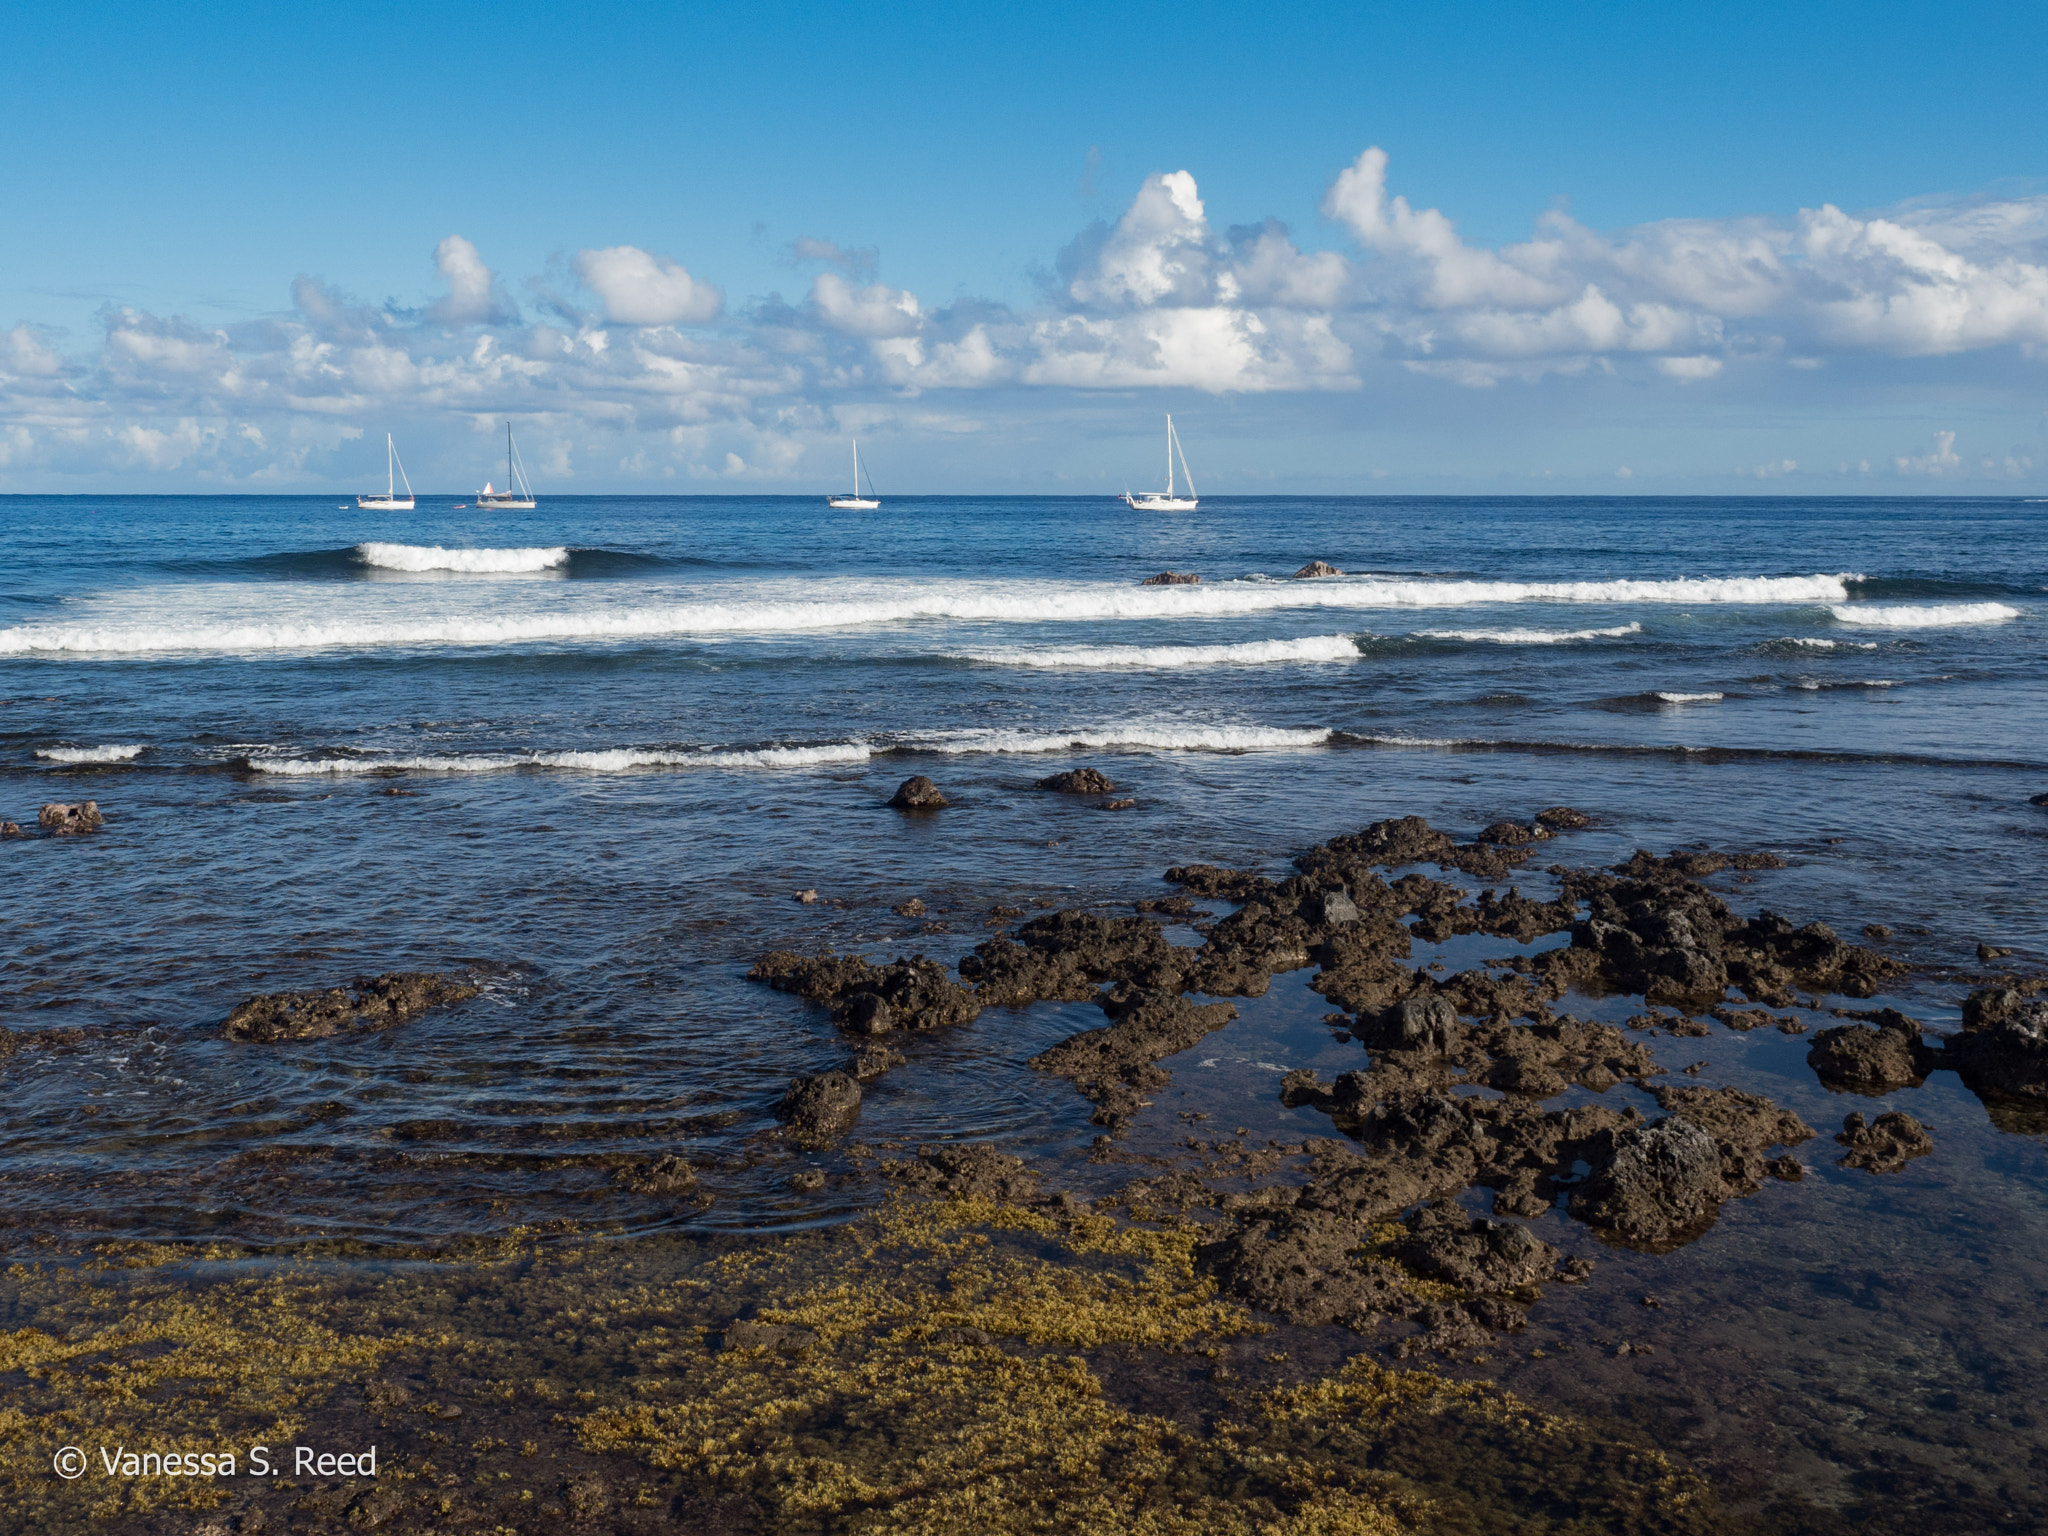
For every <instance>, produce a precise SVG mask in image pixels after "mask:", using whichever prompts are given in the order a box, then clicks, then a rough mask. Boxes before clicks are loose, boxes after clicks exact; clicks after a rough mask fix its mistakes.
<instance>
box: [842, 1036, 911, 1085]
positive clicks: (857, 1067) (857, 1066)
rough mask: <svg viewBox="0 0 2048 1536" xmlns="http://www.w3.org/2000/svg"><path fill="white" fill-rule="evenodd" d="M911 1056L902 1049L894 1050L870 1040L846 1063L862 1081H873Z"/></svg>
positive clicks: (848, 1068)
mask: <svg viewBox="0 0 2048 1536" xmlns="http://www.w3.org/2000/svg"><path fill="white" fill-rule="evenodd" d="M909 1059H910V1058H909V1057H908V1056H905V1055H904V1054H903V1053H902V1052H901V1051H892V1050H890V1049H889V1047H888V1046H886V1045H883V1044H882V1043H881V1042H880V1041H876V1040H870V1041H869V1042H868V1043H867V1044H866V1045H863V1046H862V1047H861V1048H860V1049H859V1050H857V1051H855V1052H854V1053H853V1060H851V1061H849V1062H848V1063H847V1064H846V1070H847V1071H848V1072H850V1073H852V1074H853V1076H854V1077H855V1078H856V1079H857V1080H858V1081H860V1082H863V1083H866V1082H871V1081H873V1080H874V1079H875V1078H878V1077H880V1076H881V1075H882V1074H883V1073H884V1072H887V1071H888V1070H889V1069H890V1068H892V1067H900V1066H902V1065H903V1063H904V1062H906V1061H908V1060H909Z"/></svg>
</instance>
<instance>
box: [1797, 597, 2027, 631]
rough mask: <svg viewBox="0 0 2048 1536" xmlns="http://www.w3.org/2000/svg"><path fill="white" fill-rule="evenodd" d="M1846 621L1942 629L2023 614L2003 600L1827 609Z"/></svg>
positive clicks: (1985, 622) (1884, 626)
mask: <svg viewBox="0 0 2048 1536" xmlns="http://www.w3.org/2000/svg"><path fill="white" fill-rule="evenodd" d="M1828 611H1829V612H1830V613H1832V614H1834V616H1835V617H1836V618H1837V619H1839V620H1840V621H1841V622H1842V623H1844V624H1872V625H1877V626H1880V627H1882V628H1885V629H1939V628H1943V627H1945V626H1948V625H1952V624H2003V623H2005V622H2006V621H2007V620H2008V619H2016V618H2018V617H2019V616H2020V611H2019V609H2017V608H2010V607H2007V606H2006V605H2005V604H2004V603H1929V604H1926V605H1925V606H1919V605H1916V604H1912V603H1847V604H1840V605H1837V606H1835V607H1833V608H1830V609H1829V610H1828Z"/></svg>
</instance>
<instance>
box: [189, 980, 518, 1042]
mask: <svg viewBox="0 0 2048 1536" xmlns="http://www.w3.org/2000/svg"><path fill="white" fill-rule="evenodd" d="M481 990H482V989H481V988H480V987H478V986H477V985H476V983H474V982H472V981H467V980H464V979H462V978H460V977H455V976H440V975H435V974H433V973H431V972H427V971H386V972H385V973H384V974H383V975H382V976H378V977H374V978H372V979H370V980H367V981H363V980H358V981H356V982H355V983H353V989H351V988H350V987H329V988H327V990H325V991H324V992H268V993H264V994H262V995H260V996H257V997H252V998H250V999H249V1000H248V1001H247V1002H245V1003H242V1004H240V1005H238V1006H237V1007H236V1008H235V1010H234V1012H232V1013H230V1014H229V1015H228V1016H227V1021H226V1022H225V1023H223V1024H222V1025H221V1030H220V1032H221V1037H222V1038H223V1039H226V1040H240V1041H244V1042H247V1043H251V1044H271V1043H274V1042H276V1041H279V1040H322V1039H325V1038H326V1037H327V1036H329V1035H338V1034H340V1033H341V1032H342V1031H344V1030H361V1031H366V1032H367V1031H373V1030H383V1029H391V1028H394V1027H396V1026H397V1025H400V1024H404V1023H407V1022H408V1021H410V1020H412V1019H414V1018H417V1017H418V1016H419V1015H420V1014H422V1013H425V1012H426V1011H427V1010H428V1009H429V1008H434V1007H438V1006H440V1005H442V1004H444V1003H458V1002H461V1001H463V1000H464V999H465V998H471V997H475V996H476V995H477V993H478V992H479V991H481Z"/></svg>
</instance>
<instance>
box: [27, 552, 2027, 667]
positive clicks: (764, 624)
mask: <svg viewBox="0 0 2048 1536" xmlns="http://www.w3.org/2000/svg"><path fill="white" fill-rule="evenodd" d="M363 547H364V548H369V547H371V546H363ZM385 547H387V548H391V549H399V550H407V551H411V552H412V554H411V556H408V558H411V557H413V556H421V552H420V551H418V550H417V549H415V548H414V546H409V545H392V546H385ZM559 553H565V552H564V551H556V550H512V551H507V550H497V551H477V550H472V551H461V550H453V551H427V552H426V556H431V557H433V558H441V557H444V556H445V557H447V558H450V559H455V558H469V557H475V558H477V559H479V560H481V559H483V558H484V557H486V556H491V557H500V556H502V557H506V558H507V559H512V558H515V557H516V558H517V559H520V560H530V561H536V562H537V561H539V560H540V558H541V557H542V556H549V557H552V556H555V555H557V554H559ZM421 557H422V558H425V556H421ZM430 568H436V567H429V566H425V565H422V566H421V569H430ZM450 568H452V567H450ZM476 568H477V569H482V568H483V567H481V566H478V567H476ZM499 568H500V569H524V570H538V569H541V568H542V567H541V566H540V565H539V564H526V565H520V566H512V565H506V566H503V567H499ZM1856 579H1857V578H1856V577H1854V576H1850V575H1838V576H1825V575H1816V576H1731V577H1701V578H1693V579H1682V580H1675V581H1577V582H1514V581H1410V580H1404V581H1394V580H1382V579H1367V580H1349V579H1346V580H1337V579H1332V580H1328V581H1323V582H1315V583H1307V582H1291V583H1284V584H1283V583H1278V582H1219V583H1217V584H1216V585H1214V586H1200V587H1125V586H1109V585H1102V584H1091V585H1085V586H1076V585H1071V584H1064V583H1055V582H1018V583H1003V584H996V583H956V582H947V583H928V584H918V585H915V586H912V585H909V584H904V583H896V584H883V585H882V586H880V587H879V589H878V588H877V587H875V586H872V585H867V584H863V588H864V589H863V590H862V591H860V592H859V593H858V594H857V595H836V596H835V595H831V592H830V586H829V584H827V583H824V582H818V583H810V584H807V585H805V586H804V587H803V588H802V590H801V592H800V593H799V592H796V591H791V590H788V589H786V588H785V589H783V590H781V591H777V592H774V593H772V594H767V593H762V592H760V591H759V589H751V590H750V591H749V592H748V593H747V594H746V595H739V596H734V597H731V598H724V599H715V598H710V599H705V598H700V599H697V600H693V601H688V602H680V603H671V604H662V605H656V606H648V607H641V608H606V609H592V608H584V609H580V610H579V609H566V610H565V609H560V608H555V609H550V610H549V611H546V612H532V613H523V614H516V615H515V614H508V615H502V616H489V615H468V616H454V617H433V618H427V617H418V618H407V619H389V620H362V619H325V618H323V619H319V620H314V621H310V622H297V623H262V622H254V623H251V622H221V621H199V622H193V623H188V624H163V623H159V624H24V625H16V626H14V627H11V628H8V629H0V655H20V654H23V653H27V652H72V653H77V652H100V653H112V654H137V653H149V652H167V651H226V652H235V651H242V652H247V651H275V650H316V649H327V648H332V647H340V646H443V645H455V646H491V645H517V644H526V643H532V642H536V641H573V640H598V641H603V640H633V639H650V638H657V637H662V636H673V635H695V634H777V633H795V632H807V631H818V630H830V629H851V628H856V627H860V626H864V625H875V624H905V623H913V622H918V621H925V620H960V621H968V622H984V623H1058V622H1075V621H1096V622H1100V621H1104V620H1119V619H1146V620H1154V619H1177V618H1187V619H1218V618H1231V617H1237V616H1242V615H1247V614H1254V613H1269V612H1273V611H1275V610H1278V609H1290V608H1292V609H1301V608H1311V609H1324V608H1348V609H1359V608H1366V609H1384V608H1458V607H1471V606H1477V605H1483V604H1506V603H1523V602H1547V603H1603V604H1605V603H1629V602H1638V603H1693V604H1699V603H1815V602H1831V601H1832V602H1842V601H1845V600H1846V599H1847V597H1848V584H1849V583H1850V582H1852V581H1854V580H1856ZM1993 606H1995V605H1993Z"/></svg>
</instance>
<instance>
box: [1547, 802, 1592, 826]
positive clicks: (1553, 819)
mask: <svg viewBox="0 0 2048 1536" xmlns="http://www.w3.org/2000/svg"><path fill="white" fill-rule="evenodd" d="M1536 820H1537V821H1538V822H1540V823H1541V824H1542V825H1544V826H1546V827H1548V828H1550V829H1551V830H1552V831H1553V832H1578V831H1582V830H1584V829H1585V828H1587V827H1590V826H1591V825H1593V818H1592V817H1590V816H1588V815H1587V814H1586V813H1585V812H1584V811H1575V810H1573V809H1572V808H1571V807H1570V806H1568V805H1553V806H1551V807H1549V808H1548V809H1547V810H1541V811H1538V812H1537V813H1536Z"/></svg>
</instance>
